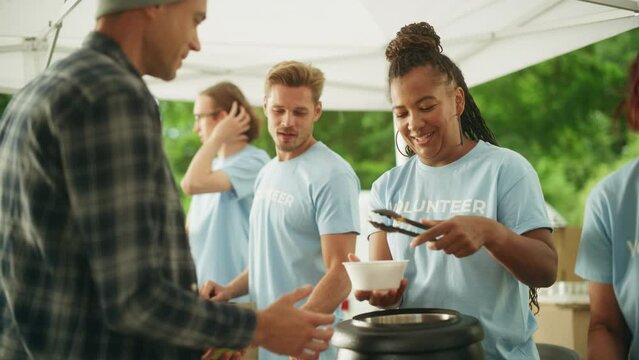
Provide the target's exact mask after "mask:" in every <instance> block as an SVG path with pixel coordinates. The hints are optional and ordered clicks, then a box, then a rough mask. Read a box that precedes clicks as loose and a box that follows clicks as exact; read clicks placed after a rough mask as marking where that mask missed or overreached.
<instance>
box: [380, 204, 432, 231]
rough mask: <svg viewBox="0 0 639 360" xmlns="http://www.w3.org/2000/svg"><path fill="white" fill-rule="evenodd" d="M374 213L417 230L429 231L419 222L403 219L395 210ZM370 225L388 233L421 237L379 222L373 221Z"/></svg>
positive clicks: (382, 210) (381, 210)
mask: <svg viewBox="0 0 639 360" xmlns="http://www.w3.org/2000/svg"><path fill="white" fill-rule="evenodd" d="M373 212H374V213H375V214H377V215H381V216H384V217H387V218H389V219H393V220H394V221H397V222H400V223H404V224H408V225H412V226H414V227H416V228H420V229H422V230H428V229H429V227H428V226H426V225H424V224H422V223H419V222H417V221H414V220H411V219H407V218H405V217H403V216H402V215H400V214H398V213H396V212H394V211H393V210H388V209H375V210H373ZM368 222H369V223H371V225H373V226H374V227H375V228H376V229H379V230H382V231H386V232H398V233H400V234H404V235H408V236H413V237H415V236H417V235H419V234H418V233H416V232H414V231H410V230H407V229H403V228H400V227H398V226H391V225H386V224H384V223H381V222H377V221H373V220H368Z"/></svg>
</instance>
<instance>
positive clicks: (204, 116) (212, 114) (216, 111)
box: [193, 110, 222, 121]
mask: <svg viewBox="0 0 639 360" xmlns="http://www.w3.org/2000/svg"><path fill="white" fill-rule="evenodd" d="M221 112H222V110H215V111H211V112H207V113H200V114H193V118H194V119H195V121H200V119H203V118H207V117H209V116H213V117H215V116H217V114H219V113H221Z"/></svg>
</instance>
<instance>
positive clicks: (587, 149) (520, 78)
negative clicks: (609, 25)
mask: <svg viewBox="0 0 639 360" xmlns="http://www.w3.org/2000/svg"><path fill="white" fill-rule="evenodd" d="M637 39H639V30H633V31H630V32H627V33H624V34H622V35H619V36H617V37H615V38H612V39H609V40H606V41H603V42H599V43H597V44H594V45H591V46H588V47H586V48H583V49H580V50H578V51H574V52H572V53H569V54H567V55H564V56H560V57H558V58H555V59H552V60H549V61H546V62H544V63H541V64H538V65H536V66H533V67H530V68H527V69H525V70H522V71H519V72H517V73H514V74H511V75H508V76H505V77H503V78H500V79H497V80H494V81H491V82H489V83H486V84H483V85H481V86H478V87H475V88H473V89H472V90H471V91H472V93H473V95H474V96H475V98H476V100H477V103H478V105H479V107H480V108H481V109H482V112H483V114H484V117H485V118H486V121H487V123H488V126H489V127H490V128H491V129H492V130H493V131H494V133H495V135H496V137H497V141H498V142H499V144H500V145H501V146H504V147H507V148H511V149H513V150H515V151H517V152H519V153H521V154H522V155H524V156H525V157H526V158H527V159H528V160H529V161H530V162H531V163H532V164H533V166H534V167H535V169H536V170H537V171H538V173H539V176H540V179H541V182H542V186H543V190H544V195H545V196H546V200H547V201H548V202H549V203H551V204H552V205H553V206H554V207H555V208H557V210H559V212H560V213H562V214H563V215H564V217H566V219H567V220H568V222H569V223H570V224H573V225H579V224H581V221H582V214H583V206H584V201H585V198H586V196H587V193H588V192H589V191H590V189H591V187H592V185H593V184H594V183H596V181H598V180H600V179H601V178H602V176H603V175H605V174H607V173H609V172H611V171H613V170H614V169H616V168H617V167H619V166H620V164H621V163H624V162H627V161H628V160H629V159H630V158H631V157H632V156H633V155H634V156H637V154H639V152H636V151H635V152H632V151H628V150H629V149H631V148H632V146H634V145H632V143H629V141H635V140H634V138H632V137H630V135H629V134H628V131H627V129H626V127H625V126H624V125H625V122H624V118H623V115H621V116H620V118H619V119H618V121H616V122H615V121H614V120H613V114H614V113H615V109H616V107H617V106H618V104H619V103H620V101H621V100H622V98H623V94H624V91H625V85H626V81H627V73H628V71H627V70H628V65H629V64H630V62H631V60H632V59H633V58H634V56H636V54H637V50H638V49H639V46H638V45H639V42H638V41H637Z"/></svg>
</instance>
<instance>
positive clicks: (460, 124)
mask: <svg viewBox="0 0 639 360" xmlns="http://www.w3.org/2000/svg"><path fill="white" fill-rule="evenodd" d="M457 122H458V123H459V146H464V132H463V131H462V123H461V116H459V115H457Z"/></svg>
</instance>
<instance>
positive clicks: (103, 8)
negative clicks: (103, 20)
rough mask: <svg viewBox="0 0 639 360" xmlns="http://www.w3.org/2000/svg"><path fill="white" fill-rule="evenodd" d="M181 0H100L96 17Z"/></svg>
mask: <svg viewBox="0 0 639 360" xmlns="http://www.w3.org/2000/svg"><path fill="white" fill-rule="evenodd" d="M177 1H179V0H98V10H97V11H96V13H95V17H96V19H97V18H99V17H100V16H104V15H109V14H114V13H117V12H120V11H124V10H130V9H138V8H143V7H147V6H153V5H160V4H166V3H172V2H177Z"/></svg>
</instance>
